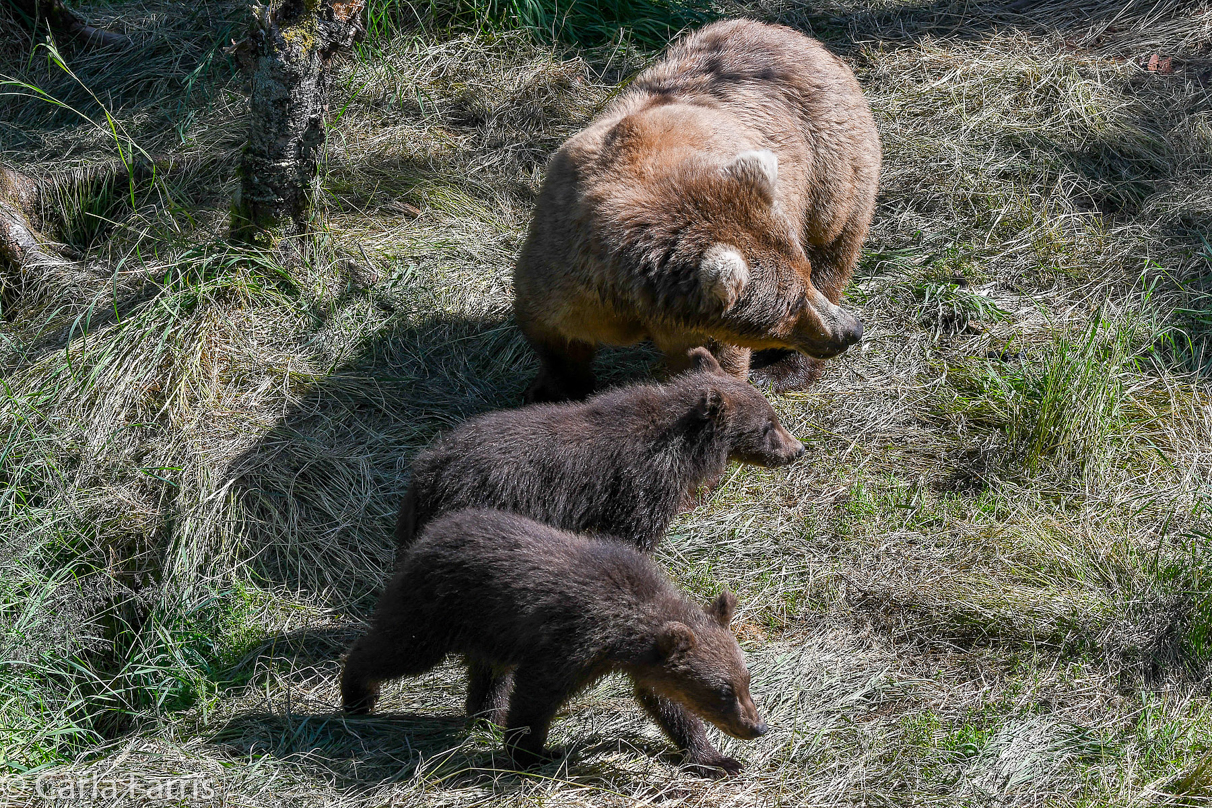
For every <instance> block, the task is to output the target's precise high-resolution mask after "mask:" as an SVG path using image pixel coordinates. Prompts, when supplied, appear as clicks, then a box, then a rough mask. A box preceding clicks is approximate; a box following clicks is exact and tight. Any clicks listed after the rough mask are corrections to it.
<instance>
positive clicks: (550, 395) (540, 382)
mask: <svg viewBox="0 0 1212 808" xmlns="http://www.w3.org/2000/svg"><path fill="white" fill-rule="evenodd" d="M591 392H593V391H592V390H571V391H570V390H568V389H567V388H566V387H564V386H563V385H560V384H558V383H556V382H554V381H553V380H552V379H550V378H548V377H546V376H539V377H538V378H537V379H535V380H534V381H533V382H531V383H530V386H529V387H527V388H526V392H524V393H522V403H523V404H559V403H561V402H564V401H580V400H581V399H583V398H585V397H586V396H588V395H589V394H590V393H591Z"/></svg>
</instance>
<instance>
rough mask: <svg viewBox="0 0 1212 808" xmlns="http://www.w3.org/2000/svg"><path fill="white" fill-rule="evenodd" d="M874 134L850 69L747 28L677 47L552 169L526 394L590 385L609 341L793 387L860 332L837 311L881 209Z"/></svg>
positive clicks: (530, 284) (813, 45)
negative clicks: (755, 355)
mask: <svg viewBox="0 0 1212 808" xmlns="http://www.w3.org/2000/svg"><path fill="white" fill-rule="evenodd" d="M879 165H880V145H879V136H878V134H877V132H876V129H875V123H874V121H873V120H872V117H871V112H870V110H869V109H868V107H867V103H866V101H865V100H864V99H863V95H862V91H861V90H860V88H859V85H858V82H857V81H855V78H854V74H853V73H851V71H850V70H849V69H848V68H847V67H846V66H845V65H844V64H842V62H841V61H840V60H838V59H837V57H835V56H833V54H831V53H829V52H828V51H827V50H825V48H824V47H823V46H822V45H821V44H820V43H818V42H816V41H814V40H812V39H809V38H808V37H806V36H804V35H802V34H800V33H797V32H796V31H793V30H791V29H790V28H784V27H782V26H775V25H766V24H763V23H759V22H754V21H752V20H731V21H727V22H720V23H715V24H713V25H709V26H707V27H706V28H703V29H702V30H700V31H698V32H696V33H694V34H692V35H690V36H689V37H687V38H686V39H684V40H682V41H681V42H679V43H677V44H675V45H674V46H673V47H671V48H670V50H669V52H668V54H667V55H666V56H665V58H664V59H663V60H662V61H660V62H659V63H657V64H656V65H654V66H653V67H650V68H649V69H647V70H645V71H644V72H643V73H641V74H640V75H639V76H638V77H637V78H636V79H635V81H633V82H632V83H631V85H630V86H629V87H628V88H627V89H626V90H625V91H624V92H623V93H622V94H621V95H620V97H619V98H618V99H617V100H616V101H615V102H614V103H613V104H612V105H611V106H610V108H609V109H607V110H606V111H605V112H604V113H603V114H602V115H601V116H600V117H599V118H598V119H597V120H595V121H594V122H593V123H592V124H590V126H589V127H588V128H586V129H585V130H583V131H582V132H580V133H579V134H577V135H576V136H574V137H573V138H571V139H570V140H568V141H567V142H566V143H565V144H564V145H563V146H562V147H561V148H560V150H559V151H558V152H557V153H556V154H555V156H554V157H553V158H552V161H551V164H550V166H549V167H548V170H547V177H546V179H545V181H544V183H543V188H542V191H541V192H540V194H539V200H538V205H537V208H536V211H535V216H534V220H533V222H532V223H531V226H530V232H529V234H528V236H527V240H526V244H525V245H524V246H523V248H522V252H521V255H520V257H519V259H518V264H517V267H516V271H515V274H514V290H515V297H514V310H515V313H516V316H517V320H518V324H519V326H520V327H521V328H522V330H523V332H525V334H526V336H527V338H528V339H529V340H530V343H531V344H532V345H533V346H534V348H535V350H536V351H537V352H538V354H539V358H540V361H541V363H542V366H541V369H540V371H539V375H538V377H537V378H536V379H535V380H534V382H533V383H532V384H531V385H530V387H529V389H528V390H527V392H526V398H527V400H528V401H554V400H562V399H568V398H573V399H578V398H584V397H585V396H586V395H588V394H589V393H590V392H592V391H593V386H594V381H593V371H592V367H591V365H592V361H593V356H594V352H595V350H596V347H597V346H598V345H603V344H605V345H630V344H633V343H636V342H639V341H641V340H643V339H652V340H653V341H654V342H655V343H656V345H657V346H658V347H659V348H660V349H661V350H662V351H664V352H665V355H666V358H667V362H668V363H669V365H670V366H671V367H670V369H671V370H678V369H680V362H681V358H682V357H684V356H685V355H686V351H687V349H688V348H691V347H694V346H697V345H706V346H708V347H709V348H711V349H712V351H713V352H714V353H715V354H716V357H717V358H718V359H719V360H720V364H722V365H723V366H724V368H725V369H726V370H728V371H729V372H730V373H733V374H735V375H737V376H739V377H741V378H744V377H745V376H746V374H747V373H748V371H749V365H750V351H751V350H754V349H756V350H763V349H776V350H777V349H782V350H784V351H785V350H787V349H792V350H793V351H795V352H797V353H792V354H788V355H787V356H784V357H783V358H782V359H781V360H780V361H779V362H778V363H777V365H778V366H776V367H773V368H770V369H768V370H769V371H770V372H771V373H770V376H768V378H773V379H774V380H775V381H776V382H779V383H780V386H781V387H784V388H786V387H790V386H793V385H795V384H801V383H803V382H804V381H806V380H807V378H809V377H811V375H812V373H813V371H814V369H815V368H816V367H817V366H818V365H819V360H820V359H825V358H828V357H832V356H836V355H837V354H839V353H841V352H842V351H844V350H846V348H847V347H849V346H850V345H853V344H854V343H855V342H857V341H858V340H859V339H860V338H861V336H862V331H863V328H862V325H861V324H860V323H859V321H858V320H857V319H855V317H854V316H853V315H851V314H849V313H848V312H846V311H844V310H842V309H841V308H839V307H838V305H837V304H838V301H839V300H840V298H841V294H842V290H843V289H844V288H845V286H846V284H847V282H848V281H849V279H850V276H851V274H852V273H853V271H854V264H855V262H856V260H857V258H858V255H859V249H860V247H861V245H862V242H863V239H864V238H866V235H867V230H868V227H869V226H870V223H871V215H872V211H873V210H874V206H875V193H876V186H877V184H878V180H879Z"/></svg>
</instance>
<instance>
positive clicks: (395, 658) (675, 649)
mask: <svg viewBox="0 0 1212 808" xmlns="http://www.w3.org/2000/svg"><path fill="white" fill-rule="evenodd" d="M735 603H736V599H735V598H734V597H733V596H732V595H731V594H730V593H727V592H725V593H723V594H721V595H720V596H719V597H718V598H716V599H715V600H714V601H712V602H711V603H710V604H708V605H707V606H706V607H703V606H699V605H697V604H695V603H692V602H691V601H690V600H689V598H687V596H686V595H685V594H683V593H682V592H680V591H678V590H677V589H676V588H675V587H674V586H673V585H672V584H671V583H670V582H669V581H668V580H667V579H666V578H665V577H664V576H663V575H662V574H661V572H660V571H659V570H658V569H657V567H656V565H655V564H653V563H652V562H651V561H649V560H648V559H647V558H646V557H644V556H643V555H642V554H641V553H639V552H637V551H636V550H634V549H633V548H631V547H628V546H626V545H624V544H622V543H621V542H617V541H609V540H601V539H593V538H588V537H584V536H578V535H576V534H573V533H566V532H564V531H561V530H556V529H554V528H551V527H548V526H546V525H541V524H539V523H538V522H535V521H532V520H530V519H527V518H525V517H521V516H517V515H514V514H509V513H505V512H502V511H491V510H476V509H469V510H463V511H459V512H457V513H455V514H451V515H447V516H444V517H442V518H441V519H438V520H436V521H434V522H433V523H432V524H430V525H429V527H428V528H427V529H426V530H425V532H424V533H423V534H422V536H421V537H420V538H419V539H417V541H416V542H415V543H414V544H413V546H412V549H411V550H410V551H409V553H408V554H407V555H406V556H405V558H404V559H403V560H402V562H401V564H400V566H399V569H398V570H397V572H396V576H395V578H394V579H393V580H392V582H391V583H390V584H389V585H388V587H387V591H386V592H384V594H383V597H382V598H381V599H380V601H379V605H378V608H377V609H376V611H375V615H374V618H373V621H372V628H371V630H370V632H369V633H367V634H366V635H365V636H363V637H362V638H361V639H359V640H358V641H357V642H356V643H355V644H354V646H353V649H352V650H351V651H350V652H349V657H348V658H347V660H346V662H345V669H344V671H343V672H342V676H341V696H342V699H343V703H344V706H345V709H346V710H347V711H349V712H353V713H366V712H369V711H370V710H371V709H372V708H373V707H374V703H375V699H376V697H377V696H378V693H379V685H380V683H381V682H384V681H386V680H389V679H394V678H396V677H400V676H416V675H418V674H421V673H424V672H425V671H427V670H429V669H431V668H433V667H434V666H435V665H437V664H438V663H440V662H441V661H442V659H443V658H444V657H445V656H446V655H447V654H450V653H457V654H462V655H463V656H464V657H465V658H466V659H467V660H468V662H469V664H475V665H479V666H481V667H483V668H486V669H490V670H496V671H504V670H511V669H512V670H514V671H515V677H514V681H515V685H514V689H513V695H512V697H511V699H510V701H509V710H508V716H507V719H506V721H505V743H506V748H507V749H508V750H509V752H510V754H511V755H512V756H513V759H514V761H515V763H517V765H519V766H521V767H531V766H533V765H535V764H537V763H539V762H541V761H542V760H543V748H544V746H545V745H546V741H547V731H548V727H549V726H550V724H551V720H552V718H553V717H554V716H555V713H556V710H558V709H559V707H560V705H562V704H563V703H564V702H565V701H567V700H568V699H569V698H570V697H572V696H573V695H575V694H576V693H578V692H579V691H581V690H584V689H585V688H587V687H589V686H590V685H592V684H593V683H594V682H596V681H597V680H598V679H600V678H602V677H603V676H605V675H607V674H609V673H614V672H622V673H625V674H627V675H628V676H630V677H631V679H632V680H633V682H634V684H635V689H636V696H637V698H638V700H639V701H640V703H641V704H642V705H643V706H644V709H645V710H647V711H648V713H649V714H650V715H651V716H652V718H653V719H654V720H655V721H656V722H657V723H658V724H659V725H660V726H661V727H662V728H663V729H664V730H665V732H666V733H667V734H668V735H669V737H670V738H671V739H672V740H673V741H674V743H676V744H677V745H678V747H679V748H680V749H682V750H683V752H684V753H685V757H686V760H687V763H689V764H690V765H691V766H694V767H696V768H698V769H700V770H702V771H704V773H710V772H714V773H719V772H720V771H723V772H726V773H730V774H734V773H736V772H737V771H739V770H740V764H739V763H737V761H736V760H734V759H732V758H728V757H725V756H724V755H721V754H720V753H719V752H717V751H716V750H715V749H714V748H713V747H712V746H711V744H710V743H708V741H707V739H706V735H705V733H704V729H703V725H702V723H701V722H700V721H699V720H698V719H697V718H694V716H693V715H691V712H693V713H697V714H698V715H701V716H702V717H703V718H705V719H707V720H708V721H710V722H711V723H712V724H715V725H716V726H717V727H719V728H720V729H721V730H723V731H724V732H727V733H728V734H730V735H732V736H734V737H737V738H742V739H751V738H756V737H757V736H759V735H761V734H763V733H764V732H765V731H766V724H765V723H764V722H763V721H762V719H761V718H760V717H759V715H758V712H757V708H756V706H755V705H754V703H753V700H752V698H751V697H750V695H749V672H748V670H747V669H746V667H745V662H744V659H743V658H742V656H741V649H740V647H739V646H738V645H737V642H736V638H735V637H733V635H732V633H731V632H730V631H729V630H728V623H729V621H730V620H731V618H732V613H733V609H734V607H735ZM675 707H676V708H677V709H674V708H675ZM687 710H689V711H691V712H687Z"/></svg>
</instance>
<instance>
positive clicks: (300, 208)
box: [231, 0, 366, 246]
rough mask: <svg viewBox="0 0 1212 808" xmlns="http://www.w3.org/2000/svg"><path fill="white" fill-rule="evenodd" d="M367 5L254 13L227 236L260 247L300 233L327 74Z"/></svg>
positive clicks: (325, 1) (320, 1)
mask: <svg viewBox="0 0 1212 808" xmlns="http://www.w3.org/2000/svg"><path fill="white" fill-rule="evenodd" d="M365 5H366V4H365V0H275V3H274V5H273V7H272V8H271V9H265V8H264V7H257V8H256V9H255V10H254V24H253V29H252V31H251V32H250V34H249V38H248V40H247V41H246V43H244V44H243V45H242V46H241V48H242V49H245V48H246V49H248V50H250V51H251V62H252V90H251V94H250V98H249V128H248V142H247V143H246V145H245V146H244V153H243V155H242V157H241V161H240V187H239V190H238V191H237V192H236V198H235V200H234V204H233V206H232V220H231V230H232V236H233V237H234V238H235V239H237V240H239V241H245V242H250V243H254V244H259V245H262V246H277V245H279V244H280V243H281V242H282V240H283V239H286V238H290V237H293V236H299V235H302V234H304V233H306V232H307V231H308V229H309V223H310V221H311V215H312V204H313V200H314V196H315V192H316V185H317V167H318V165H319V162H320V159H321V157H322V156H323V150H324V140H325V136H324V116H325V113H326V112H327V110H328V88H329V75H328V66H329V63H330V61H331V60H332V57H333V56H334V55H336V54H337V53H339V52H340V51H342V50H345V49H348V48H349V47H350V46H351V45H352V44H353V43H354V42H355V41H357V40H358V39H359V38H361V36H362V35H363V34H364V33H365V24H364V21H363V12H364V10H365Z"/></svg>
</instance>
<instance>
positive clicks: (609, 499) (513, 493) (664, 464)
mask: <svg viewBox="0 0 1212 808" xmlns="http://www.w3.org/2000/svg"><path fill="white" fill-rule="evenodd" d="M689 361H690V363H691V364H692V365H693V370H691V371H690V372H688V373H685V374H683V375H681V376H678V377H676V378H674V379H673V380H672V381H670V382H669V383H668V384H664V385H651V384H648V385H634V386H630V387H624V388H621V389H618V390H611V391H608V392H605V393H602V394H600V395H598V396H595V397H594V398H592V399H590V400H588V401H586V402H584V403H579V404H546V405H534V406H530V407H523V408H521V409H517V410H503V411H498V412H491V413H488V414H486V415H482V416H480V417H478V418H473V419H472V420H470V421H468V422H467V423H465V424H463V425H462V426H461V427H459V428H458V429H456V430H455V431H454V432H451V433H450V434H448V435H444V436H443V437H441V438H440V439H438V440H437V441H436V442H435V443H434V444H433V445H432V446H430V447H429V448H428V449H426V450H425V451H423V452H422V453H421V454H420V455H418V456H417V458H416V460H414V461H413V465H412V483H411V487H410V488H409V490H408V494H407V495H406V496H405V500H404V503H403V506H402V507H401V509H400V517H399V520H398V521H397V523H396V540H397V542H398V544H399V547H400V548H404V547H407V546H408V544H409V542H410V541H411V540H412V538H413V536H415V535H416V533H417V531H418V530H419V529H420V528H422V527H424V525H425V524H426V523H427V522H428V521H429V520H430V519H433V518H434V517H435V516H436V515H438V514H440V513H444V512H447V511H452V510H456V509H458V508H467V507H476V506H483V507H492V508H500V509H502V510H507V511H513V512H515V513H520V514H523V515H525V516H529V517H532V518H534V519H538V520H539V521H541V522H544V523H546V524H550V525H553V526H555V527H559V528H562V529H564V530H573V531H576V532H578V533H592V534H600V535H605V536H612V537H617V538H620V539H623V540H624V541H627V542H630V543H631V544H634V545H635V546H636V547H638V548H639V549H640V550H643V551H644V552H648V551H651V550H652V549H653V548H654V547H656V545H657V543H658V542H659V541H660V540H661V538H662V537H663V536H664V535H665V531H666V530H667V529H668V528H669V523H670V522H671V521H673V517H674V516H676V515H677V513H678V508H679V506H680V504H681V503H682V501H683V499H684V498H686V497H688V495H690V494H692V493H693V492H694V491H695V490H696V489H697V488H698V487H699V486H700V485H702V484H703V483H704V482H713V481H715V480H716V479H718V478H719V477H720V476H721V475H722V474H723V473H724V468H725V466H726V465H727V464H728V461H729V460H739V461H741V462H743V463H752V464H755V465H759V466H769V467H775V466H782V465H785V464H787V463H790V462H792V461H793V460H795V459H796V458H798V457H800V456H801V455H802V454H803V451H804V447H803V445H802V444H801V443H800V442H799V441H797V440H796V439H795V438H793V437H792V436H791V435H790V434H789V433H788V432H787V430H786V429H784V428H783V426H782V424H780V423H779V421H778V417H777V416H776V415H775V413H774V409H773V408H772V407H771V406H770V403H769V402H767V401H766V399H765V397H764V396H763V395H762V394H761V392H760V391H758V390H756V389H755V388H754V387H753V386H751V385H749V384H748V383H746V382H743V381H740V380H738V379H735V378H733V377H732V376H729V375H728V374H726V373H724V372H723V371H722V370H721V368H720V366H719V364H718V363H717V362H716V361H715V358H714V357H713V356H712V355H711V353H710V352H708V351H707V350H706V349H704V348H696V349H695V350H693V351H691V352H690V355H689Z"/></svg>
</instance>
